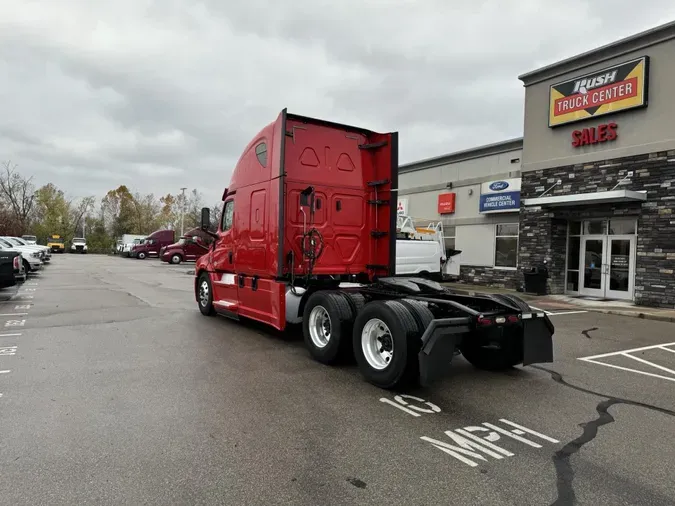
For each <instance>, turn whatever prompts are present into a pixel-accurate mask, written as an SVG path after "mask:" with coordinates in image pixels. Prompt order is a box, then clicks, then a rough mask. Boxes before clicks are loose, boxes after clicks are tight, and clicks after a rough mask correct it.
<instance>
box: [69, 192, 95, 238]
mask: <svg viewBox="0 0 675 506" xmlns="http://www.w3.org/2000/svg"><path fill="white" fill-rule="evenodd" d="M95 202H96V198H95V197H84V198H83V199H82V200H80V202H79V203H78V204H77V205H76V206H73V207H72V211H71V213H72V221H71V223H72V227H73V228H72V232H73V236H74V237H79V236H78V235H77V231H78V230H79V229H80V227H81V226H82V223H83V219H84V217H85V216H86V215H87V214H89V211H91V210H92V209H93V208H94V203H95Z"/></svg>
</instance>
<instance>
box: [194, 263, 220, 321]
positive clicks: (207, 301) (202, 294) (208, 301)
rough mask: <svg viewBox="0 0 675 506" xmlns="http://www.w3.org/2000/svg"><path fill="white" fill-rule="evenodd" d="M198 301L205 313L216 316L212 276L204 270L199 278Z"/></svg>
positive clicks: (200, 308)
mask: <svg viewBox="0 0 675 506" xmlns="http://www.w3.org/2000/svg"><path fill="white" fill-rule="evenodd" d="M197 303H198V304H199V310H200V311H201V313H202V314H203V315H205V316H214V315H215V314H216V308H214V307H213V290H212V288H211V278H210V277H209V275H208V273H206V272H202V274H201V275H200V276H199V279H198V280H197Z"/></svg>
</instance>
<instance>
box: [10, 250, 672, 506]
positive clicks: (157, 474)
mask: <svg viewBox="0 0 675 506" xmlns="http://www.w3.org/2000/svg"><path fill="white" fill-rule="evenodd" d="M192 268H193V267H192V266H191V265H189V264H188V265H185V264H182V265H178V266H170V265H167V264H162V263H160V262H159V261H158V260H144V261H140V260H135V259H124V258H117V257H107V256H97V255H83V256H76V255H60V256H55V257H54V258H53V260H52V262H51V265H48V266H46V268H45V269H44V271H43V272H40V273H38V274H36V275H31V277H30V279H29V280H28V281H27V283H25V284H23V285H20V286H19V287H17V288H16V289H6V290H2V291H0V326H2V329H0V394H1V397H0V469H1V470H2V471H1V472H0V504H3V505H5V504H7V505H10V504H11V505H19V504H21V505H23V504H29V505H37V504H50V505H51V504H58V505H61V504H63V505H74V504H78V505H79V504H115V505H120V504H129V505H138V504H147V505H167V504H261V505H262V504H265V505H269V504H299V505H312V506H316V505H333V504H336V505H341V504H357V505H367V504H378V505H379V504H391V505H398V504H402V505H403V504H405V505H410V504H419V505H451V504H452V505H464V504H466V505H469V504H471V505H473V504H480V505H519V506H522V505H549V504H555V505H572V504H592V505H636V504H640V505H670V504H675V482H674V481H673V480H672V462H673V456H674V455H675V440H674V439H673V437H672V435H673V434H675V326H674V324H672V323H664V322H657V321H646V320H640V319H635V318H628V317H621V316H613V315H605V314H601V313H574V314H555V312H553V314H551V315H550V317H551V319H552V320H553V322H554V324H555V325H556V334H555V337H554V339H555V362H554V363H552V364H544V365H541V366H533V367H517V368H514V369H513V370H511V371H509V372H506V373H488V372H482V371H477V370H476V369H474V368H473V367H472V366H470V365H469V364H468V363H467V362H466V361H465V360H464V359H463V358H461V357H458V358H456V359H455V360H454V361H453V367H452V370H451V372H450V374H449V376H448V378H446V379H445V380H443V381H442V382H440V383H439V384H436V385H434V386H433V387H430V388H426V389H415V390H410V391H403V392H390V391H385V390H381V389H378V388H376V387H373V386H371V385H369V384H368V383H366V382H364V381H363V380H362V379H361V377H360V375H359V373H358V371H357V370H356V367H355V366H353V365H345V366H340V367H327V366H324V365H321V364H318V363H316V362H314V361H312V360H311V358H310V357H309V355H308V353H307V352H306V351H305V349H304V347H303V343H302V339H301V336H300V334H299V332H298V331H297V329H293V330H291V331H288V332H285V333H278V332H270V331H268V330H267V329H266V328H265V327H262V326H260V325H256V324H251V323H237V322H232V321H230V320H227V319H225V318H222V317H215V318H208V317H204V316H202V315H201V314H200V312H199V310H198V309H197V306H196V302H195V301H194V295H193V277H192V276H190V275H188V274H187V272H188V271H189V270H190V269H192ZM608 354H609V355H608ZM598 355H600V357H598ZM594 357H595V358H594ZM476 440H478V441H481V444H480V445H477V444H475V442H476ZM472 444H474V446H472Z"/></svg>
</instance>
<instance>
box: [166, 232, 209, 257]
mask: <svg viewBox="0 0 675 506" xmlns="http://www.w3.org/2000/svg"><path fill="white" fill-rule="evenodd" d="M212 242H213V239H212V238H211V237H210V236H209V235H208V234H207V233H205V232H203V231H202V230H201V229H200V228H194V229H192V230H188V231H187V232H185V235H183V236H182V237H181V238H180V239H179V240H178V242H175V243H173V244H169V245H168V246H164V247H163V248H162V249H160V250H159V258H160V260H162V262H167V263H170V264H179V263H181V262H195V261H197V260H199V259H200V258H201V256H202V255H205V254H206V253H207V252H208V251H209V246H210V244H211V243H212Z"/></svg>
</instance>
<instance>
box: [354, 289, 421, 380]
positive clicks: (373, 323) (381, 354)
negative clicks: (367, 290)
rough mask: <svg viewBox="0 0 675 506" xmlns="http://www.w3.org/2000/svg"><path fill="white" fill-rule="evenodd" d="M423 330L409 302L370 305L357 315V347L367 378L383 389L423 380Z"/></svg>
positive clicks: (378, 302)
mask: <svg viewBox="0 0 675 506" xmlns="http://www.w3.org/2000/svg"><path fill="white" fill-rule="evenodd" d="M420 336H421V333H420V330H419V327H418V325H417V322H416V321H415V317H414V316H413V315H412V314H411V312H410V310H409V309H408V308H407V307H406V305H405V304H403V303H402V302H399V301H395V300H389V301H374V302H370V303H368V304H366V306H365V307H364V308H363V311H361V312H360V313H359V315H358V316H357V317H356V322H355V324H354V336H353V348H354V356H355V358H356V363H357V364H358V366H359V370H360V371H361V374H362V375H363V377H364V378H365V379H366V380H367V381H368V382H370V383H372V384H373V385H376V386H378V387H380V388H394V387H396V386H398V385H401V384H406V383H411V382H416V381H417V380H418V379H419V363H418V361H417V353H418V352H419V349H420Z"/></svg>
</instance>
